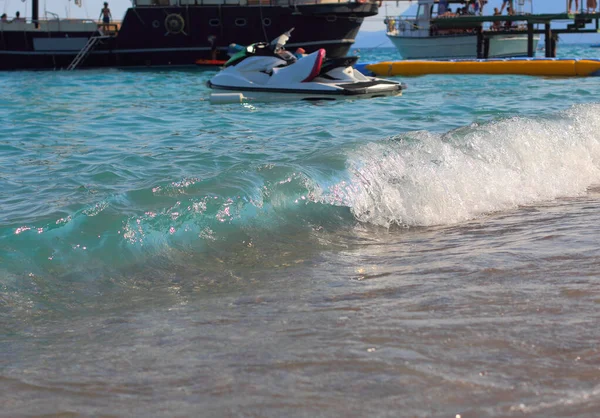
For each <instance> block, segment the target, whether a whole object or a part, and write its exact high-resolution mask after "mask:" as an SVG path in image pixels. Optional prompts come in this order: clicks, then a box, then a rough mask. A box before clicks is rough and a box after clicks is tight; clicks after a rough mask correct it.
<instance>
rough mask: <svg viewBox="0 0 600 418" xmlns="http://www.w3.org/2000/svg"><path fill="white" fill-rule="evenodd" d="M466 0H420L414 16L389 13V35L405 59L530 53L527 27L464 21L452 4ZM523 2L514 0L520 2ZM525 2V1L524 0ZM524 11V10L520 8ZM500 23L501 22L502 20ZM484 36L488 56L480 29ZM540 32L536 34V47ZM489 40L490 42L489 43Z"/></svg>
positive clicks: (386, 21)
mask: <svg viewBox="0 0 600 418" xmlns="http://www.w3.org/2000/svg"><path fill="white" fill-rule="evenodd" d="M464 3H465V2H464V1H463V0H445V1H444V0H442V1H439V0H418V9H417V15H416V17H414V18H407V17H403V16H400V17H394V16H387V17H386V18H385V21H384V22H385V23H386V26H387V32H386V34H387V36H388V38H389V39H390V40H391V41H392V43H393V44H394V46H395V47H396V49H397V50H398V52H399V53H400V55H401V56H402V58H403V59H441V58H445V59H451V58H504V57H526V56H527V55H528V46H527V31H526V29H523V30H521V31H520V32H521V33H519V27H518V26H516V27H513V26H511V27H510V28H508V27H506V26H503V25H496V26H493V27H490V28H488V29H486V30H484V28H483V26H482V23H470V22H465V21H464V19H463V18H462V16H460V15H456V13H453V12H452V10H454V11H456V9H453V8H452V6H453V5H454V4H457V5H458V6H457V7H463V6H464ZM520 3H521V2H515V4H517V5H519V4H520ZM523 3H524V2H523ZM517 12H519V11H517ZM521 12H522V11H521ZM499 23H500V22H499ZM479 31H481V32H482V34H483V39H485V42H486V45H485V51H486V54H485V56H481V55H482V53H481V52H482V49H483V48H481V46H480V45H479V44H478V42H479V41H478V32H479ZM539 39H540V38H539V35H536V36H534V37H533V41H534V45H533V50H534V51H535V48H536V47H537V43H538V41H539ZM488 42H489V43H488Z"/></svg>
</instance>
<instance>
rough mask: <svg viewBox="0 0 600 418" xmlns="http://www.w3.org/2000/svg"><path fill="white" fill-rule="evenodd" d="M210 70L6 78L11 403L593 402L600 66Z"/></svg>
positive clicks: (358, 407)
mask: <svg viewBox="0 0 600 418" xmlns="http://www.w3.org/2000/svg"><path fill="white" fill-rule="evenodd" d="M560 53H561V54H563V56H580V57H584V56H587V57H596V56H597V55H598V53H600V51H598V50H595V49H587V48H586V47H585V46H561V49H560ZM361 54H362V57H363V59H364V60H365V61H374V60H383V59H393V58H394V52H393V51H392V50H371V51H361ZM593 54H596V56H594V55H593ZM213 74H214V72H212V71H200V70H185V71H184V70H175V71H124V70H110V71H81V72H75V73H62V72H31V73H29V72H21V73H4V74H0V85H1V86H2V88H3V90H4V91H5V95H4V96H3V97H4V99H0V115H1V116H2V120H3V121H4V123H3V127H2V130H1V131H0V132H1V133H0V167H2V170H0V318H1V319H2V321H1V324H2V332H0V348H1V352H2V353H3V356H2V357H0V362H1V367H2V368H1V370H0V393H1V394H0V402H1V403H2V404H3V405H4V406H3V408H2V409H1V410H0V415H1V416H7V417H9V416H10V417H15V416H194V415H202V416H230V415H242V416H282V415H286V416H311V417H312V416H339V415H342V414H345V415H349V416H364V415H367V414H372V415H376V416H419V417H420V416H436V417H437V416H440V417H455V416H456V414H460V415H461V416H462V417H487V416H489V417H504V416H540V417H542V416H543V417H550V416H556V417H564V416H578V417H586V416H589V417H593V416H596V415H597V410H598V408H599V407H600V397H599V395H600V386H599V384H600V381H599V379H600V371H599V368H600V356H599V353H598V341H599V336H600V333H599V331H598V330H597V327H596V326H595V325H596V324H597V322H598V313H597V311H598V310H597V306H598V303H599V301H600V296H599V295H598V291H597V289H596V284H597V282H598V277H599V276H600V271H599V270H600V268H599V267H598V263H597V260H598V259H599V256H600V250H599V248H598V239H597V237H598V236H599V235H598V233H599V227H598V225H600V222H599V217H600V216H599V215H598V212H599V211H598V207H599V206H600V188H599V186H600V163H599V161H600V133H599V132H600V129H599V128H600V117H599V116H598V115H599V111H600V104H598V101H597V97H598V94H599V93H600V87H599V84H598V81H597V80H596V79H594V78H589V79H567V78H563V79H559V78H557V79H543V78H529V77H513V76H510V77H509V76H499V77H485V76H478V77H467V76H427V77H419V78H408V79H404V80H403V81H405V82H406V83H407V84H408V90H406V92H405V94H404V95H403V96H402V97H398V98H381V99H374V100H357V101H344V102H334V103H330V102H326V103H284V104H281V103H279V104H258V103H256V104H245V105H226V106H211V105H210V104H209V103H208V101H207V100H206V99H207V95H208V90H207V89H206V87H205V82H206V80H208V79H209V78H210V77H211V76H212V75H213Z"/></svg>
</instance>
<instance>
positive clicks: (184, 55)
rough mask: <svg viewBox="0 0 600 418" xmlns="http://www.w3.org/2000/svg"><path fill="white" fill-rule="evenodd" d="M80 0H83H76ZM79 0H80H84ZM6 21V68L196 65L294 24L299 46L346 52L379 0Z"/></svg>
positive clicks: (277, 1)
mask: <svg viewBox="0 0 600 418" xmlns="http://www.w3.org/2000/svg"><path fill="white" fill-rule="evenodd" d="M76 1H77V0H76ZM79 1H80V0H79ZM38 9H39V0H33V2H32V16H31V18H30V19H27V20H26V21H19V22H16V21H13V22H0V70H22V69H68V70H72V69H75V68H101V67H164V66H194V65H196V61H198V60H216V61H218V60H226V59H227V58H228V57H227V47H228V45H229V44H231V43H237V44H242V45H245V44H247V43H248V40H251V41H253V42H256V41H259V40H264V41H268V40H269V39H272V38H274V37H275V36H278V35H279V34H280V33H283V32H284V31H285V30H287V29H288V28H290V27H295V28H296V31H295V33H294V44H293V45H292V46H293V47H302V48H304V49H305V50H306V51H308V52H314V51H317V50H319V49H321V48H323V49H325V50H326V51H327V55H328V56H329V57H340V56H345V55H346V53H347V52H348V50H349V48H350V47H351V45H352V44H353V42H354V40H355V37H356V35H357V33H358V31H359V29H360V27H361V24H362V22H363V20H364V18H365V17H368V16H373V15H376V14H377V12H378V2H376V1H375V0H132V7H130V8H128V9H127V11H126V12H125V15H124V17H123V20H122V21H120V22H111V23H109V24H103V23H100V24H99V23H98V22H96V21H94V20H89V19H60V18H58V16H57V15H54V16H49V15H48V14H46V16H45V17H43V18H41V17H40V16H39V10H38Z"/></svg>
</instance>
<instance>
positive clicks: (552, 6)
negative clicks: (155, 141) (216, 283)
mask: <svg viewBox="0 0 600 418" xmlns="http://www.w3.org/2000/svg"><path fill="white" fill-rule="evenodd" d="M107 1H108V2H109V6H110V9H111V11H112V14H113V18H114V19H116V20H121V18H122V17H123V15H124V14H125V11H126V10H127V8H128V7H130V6H131V1H130V0H107ZM514 1H515V2H516V1H517V0H514ZM530 1H532V0H526V8H527V10H529V4H530ZM581 1H584V2H585V0H581ZM103 2H104V0H82V6H81V7H78V6H76V5H75V4H74V3H73V0H40V16H41V17H43V16H44V10H47V11H49V12H53V13H57V14H58V15H60V16H61V17H72V18H89V19H97V18H98V16H99V14H100V9H101V8H102V3H103ZM400 3H401V4H407V3H406V2H400ZM501 3H502V0H489V3H488V5H487V6H486V7H487V11H491V10H493V8H494V7H499V6H500V4H501ZM413 4H416V0H415V1H413ZM386 6H387V11H388V14H390V15H396V14H399V13H400V11H401V10H402V6H401V7H400V8H396V2H395V1H386V2H384V6H383V7H382V8H381V12H380V14H379V15H378V16H374V17H373V18H370V19H369V21H368V22H366V24H365V25H364V30H366V31H374V30H383V16H384V15H385V7H386ZM0 9H2V13H7V14H8V15H9V17H12V16H14V14H15V12H16V11H17V10H19V11H20V12H21V16H26V17H31V1H30V0H26V2H23V1H22V0H0ZM565 9H566V0H533V11H534V13H553V12H562V11H565ZM486 14H487V13H486Z"/></svg>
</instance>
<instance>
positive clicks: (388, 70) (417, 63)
mask: <svg viewBox="0 0 600 418" xmlns="http://www.w3.org/2000/svg"><path fill="white" fill-rule="evenodd" d="M364 68H365V69H366V70H367V71H370V72H372V73H373V74H375V75H378V76H395V75H401V76H418V75H426V74H511V75H532V76H556V77H590V76H600V60H594V59H541V58H540V59H506V60H502V59H498V60H494V59H492V60H452V61H424V60H423V61H422V60H414V61H413V60H409V61H394V62H391V61H390V62H379V63H376V64H366V65H365V66H364Z"/></svg>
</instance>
